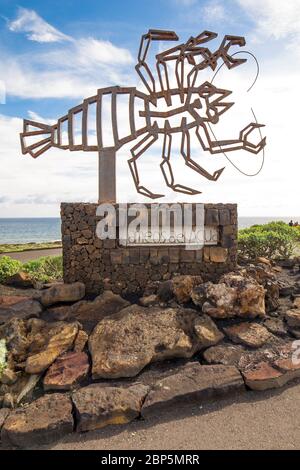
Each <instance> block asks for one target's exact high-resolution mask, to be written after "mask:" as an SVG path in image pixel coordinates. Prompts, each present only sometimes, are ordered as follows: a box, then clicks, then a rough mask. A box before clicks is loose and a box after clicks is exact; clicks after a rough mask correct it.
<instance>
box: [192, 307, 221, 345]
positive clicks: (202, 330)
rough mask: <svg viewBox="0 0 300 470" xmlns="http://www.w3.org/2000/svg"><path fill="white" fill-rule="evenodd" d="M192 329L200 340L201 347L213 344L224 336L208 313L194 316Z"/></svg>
mask: <svg viewBox="0 0 300 470" xmlns="http://www.w3.org/2000/svg"><path fill="white" fill-rule="evenodd" d="M194 330H195V333H196V335H197V337H198V339H199V340H200V342H201V345H202V348H208V347H209V346H214V345H215V344H218V343H219V342H220V341H222V339H223V338H224V335H223V333H221V331H220V330H219V329H218V328H217V325H216V324H215V322H214V321H213V320H212V319H211V318H210V317H209V316H208V315H201V316H199V318H196V320H195V323H194Z"/></svg>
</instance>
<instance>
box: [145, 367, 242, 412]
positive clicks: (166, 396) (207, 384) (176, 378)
mask: <svg viewBox="0 0 300 470" xmlns="http://www.w3.org/2000/svg"><path fill="white" fill-rule="evenodd" d="M244 390H245V388H244V382H243V379H242V376H241V374H240V373H239V371H238V370H237V368H236V367H234V366H223V365H209V366H205V365H204V366H203V365H201V364H199V363H192V364H187V365H186V366H185V367H183V368H181V369H180V371H178V372H176V371H175V372H174V374H172V375H170V376H168V377H166V378H163V379H162V380H160V381H159V382H157V383H156V384H155V386H154V387H153V389H152V390H151V391H150V392H149V393H148V395H147V397H146V400H145V402H144V404H143V407H142V416H143V417H145V418H147V417H148V416H152V415H160V413H161V411H162V410H165V409H170V408H173V407H174V406H180V405H182V404H183V403H189V404H190V403H191V402H194V403H197V404H201V403H203V402H204V401H207V400H212V399H214V398H220V397H222V396H225V395H227V394H233V393H238V392H242V391H244Z"/></svg>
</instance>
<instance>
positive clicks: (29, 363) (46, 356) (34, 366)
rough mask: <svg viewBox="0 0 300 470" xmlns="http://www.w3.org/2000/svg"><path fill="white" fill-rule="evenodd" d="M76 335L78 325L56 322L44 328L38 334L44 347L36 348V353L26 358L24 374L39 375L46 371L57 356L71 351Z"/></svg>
mask: <svg viewBox="0 0 300 470" xmlns="http://www.w3.org/2000/svg"><path fill="white" fill-rule="evenodd" d="M77 333H78V323H63V322H57V323H54V324H52V325H51V324H50V327H46V328H45V330H44V331H42V332H41V333H40V336H41V340H42V341H43V343H44V346H43V347H42V348H40V347H38V348H36V349H37V350H38V352H36V354H32V355H31V356H29V357H28V358H27V360H26V367H25V370H26V372H27V373H28V374H39V373H41V372H43V371H44V370H46V369H48V367H49V366H50V365H51V364H52V363H53V362H54V361H55V359H56V358H57V357H58V356H60V355H61V354H62V353H64V352H66V351H68V350H69V349H71V347H72V346H73V343H74V340H75V338H76V336H77ZM38 344H39V343H38Z"/></svg>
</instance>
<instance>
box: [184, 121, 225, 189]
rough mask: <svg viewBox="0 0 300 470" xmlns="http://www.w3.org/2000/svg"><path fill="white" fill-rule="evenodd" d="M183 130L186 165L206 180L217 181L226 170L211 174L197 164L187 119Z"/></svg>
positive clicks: (221, 169)
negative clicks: (192, 149)
mask: <svg viewBox="0 0 300 470" xmlns="http://www.w3.org/2000/svg"><path fill="white" fill-rule="evenodd" d="M182 128H183V133H182V141H181V155H182V156H183V158H184V160H185V164H186V165H187V166H188V167H189V168H192V170H194V171H196V172H197V173H199V174H200V175H201V176H204V178H206V179H208V180H210V181H217V180H218V179H219V177H220V176H221V174H222V172H223V170H224V168H220V169H219V170H216V171H215V172H214V173H213V174H211V173H209V172H208V171H206V170H205V169H204V168H203V167H202V166H200V165H199V164H198V163H197V162H195V160H193V159H192V158H191V146H190V133H189V130H188V128H187V125H186V118H183V119H182Z"/></svg>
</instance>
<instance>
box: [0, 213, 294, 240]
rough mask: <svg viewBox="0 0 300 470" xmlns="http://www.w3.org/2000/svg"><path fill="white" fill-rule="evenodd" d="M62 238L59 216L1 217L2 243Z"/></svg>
mask: <svg viewBox="0 0 300 470" xmlns="http://www.w3.org/2000/svg"><path fill="white" fill-rule="evenodd" d="M291 219H292V220H293V221H294V222H295V221H298V222H299V223H300V217H239V228H246V227H251V225H255V224H266V223H268V222H272V221H274V220H282V221H283V222H287V223H288V222H289V221H290V220H291ZM60 239H61V232H60V219H59V218H23V219H22V218H16V219H13V218H9V219H1V218H0V244H1V243H30V242H35V243H38V242H51V241H57V240H60Z"/></svg>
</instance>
